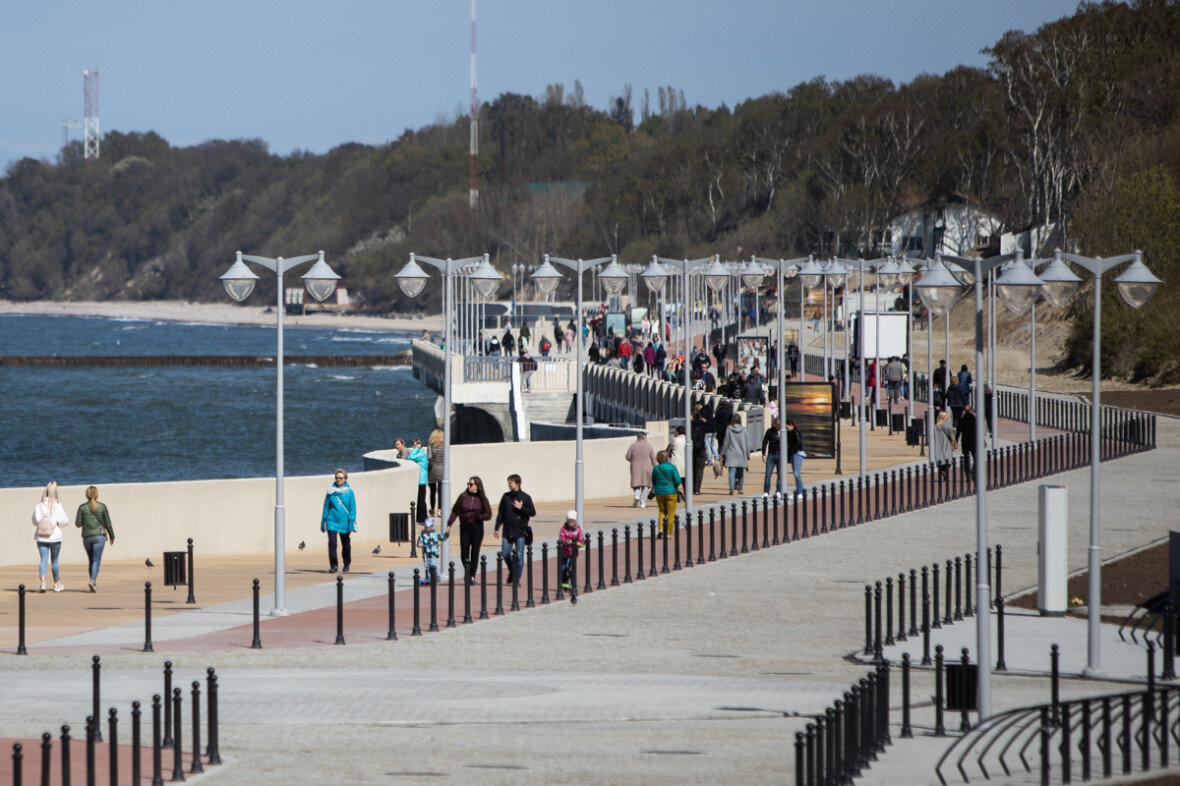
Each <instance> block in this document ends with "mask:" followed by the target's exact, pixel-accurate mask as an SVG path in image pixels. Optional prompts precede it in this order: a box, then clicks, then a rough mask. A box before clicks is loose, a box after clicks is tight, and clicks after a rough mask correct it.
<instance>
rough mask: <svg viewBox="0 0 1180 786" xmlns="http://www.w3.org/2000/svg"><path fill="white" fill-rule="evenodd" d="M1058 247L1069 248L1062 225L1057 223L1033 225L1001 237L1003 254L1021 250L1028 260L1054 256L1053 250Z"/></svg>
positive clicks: (1006, 233)
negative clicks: (1063, 234)
mask: <svg viewBox="0 0 1180 786" xmlns="http://www.w3.org/2000/svg"><path fill="white" fill-rule="evenodd" d="M1058 247H1060V248H1067V246H1066V244H1065V238H1064V237H1063V236H1062V232H1061V225H1060V224H1059V223H1058V222H1056V221H1054V222H1053V223H1051V224H1033V225H1031V226H1027V227H1025V228H1024V229H1018V230H1015V231H1013V232H1005V233H1004V234H1003V235H1001V236H1000V253H1001V254H1011V253H1013V252H1014V251H1016V249H1020V250H1021V251H1023V252H1024V256H1025V258H1027V259H1033V258H1037V259H1042V258H1045V257H1049V256H1052V255H1053V249H1054V248H1058Z"/></svg>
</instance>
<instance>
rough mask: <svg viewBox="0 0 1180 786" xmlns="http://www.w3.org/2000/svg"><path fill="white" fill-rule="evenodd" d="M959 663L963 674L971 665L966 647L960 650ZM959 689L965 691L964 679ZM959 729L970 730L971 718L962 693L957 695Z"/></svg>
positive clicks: (965, 698)
mask: <svg viewBox="0 0 1180 786" xmlns="http://www.w3.org/2000/svg"><path fill="white" fill-rule="evenodd" d="M959 663H960V664H961V665H962V666H963V674H966V673H967V667H968V666H970V665H971V658H970V657H969V656H968V655H967V648H966V647H964V648H963V650H962V657H961V658H960V659H959ZM960 689H961V690H963V691H966V689H967V683H966V681H965V680H964V681H963V682H962V683H961V684H960ZM959 731H971V718H970V717H969V716H968V711H967V697H966V696H962V695H960V696H959Z"/></svg>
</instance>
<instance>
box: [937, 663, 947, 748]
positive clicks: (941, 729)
mask: <svg viewBox="0 0 1180 786" xmlns="http://www.w3.org/2000/svg"><path fill="white" fill-rule="evenodd" d="M942 662H943V661H942V645H941V644H939V645H938V646H936V647H935V648H934V736H935V737H945V736H946V725H945V724H944V723H943V718H942V712H943V705H944V703H945V702H944V701H943V693H942Z"/></svg>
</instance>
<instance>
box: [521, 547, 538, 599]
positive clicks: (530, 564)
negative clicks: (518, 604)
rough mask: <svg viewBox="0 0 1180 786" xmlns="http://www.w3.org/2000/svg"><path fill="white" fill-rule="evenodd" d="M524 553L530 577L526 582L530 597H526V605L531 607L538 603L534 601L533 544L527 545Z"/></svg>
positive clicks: (526, 589)
mask: <svg viewBox="0 0 1180 786" xmlns="http://www.w3.org/2000/svg"><path fill="white" fill-rule="evenodd" d="M524 553H525V562H524V564H525V569H526V570H527V571H528V579H526V582H527V583H526V584H525V591H526V592H527V593H528V597H527V598H525V601H524V607H525V608H526V609H531V608H534V607H536V605H537V604H536V603H535V602H534V601H533V547H532V545H531V544H530V545H528V546H525V549H524Z"/></svg>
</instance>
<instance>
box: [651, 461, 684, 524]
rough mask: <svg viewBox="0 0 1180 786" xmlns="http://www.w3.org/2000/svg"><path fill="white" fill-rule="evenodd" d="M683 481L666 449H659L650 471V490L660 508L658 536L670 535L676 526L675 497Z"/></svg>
mask: <svg viewBox="0 0 1180 786" xmlns="http://www.w3.org/2000/svg"><path fill="white" fill-rule="evenodd" d="M683 482H684V481H683V480H682V479H681V477H680V470H678V469H676V465H675V464H673V463H672V462H671V461H669V460H668V451H666V450H661V451H660V452H659V453H657V454H656V466H655V469H653V470H652V471H651V492H652V494H655V495H656V505H658V506H659V509H660V537H661V538H662V537H664V535H665V534H668V535H671V534H672V528H673V527H674V526H676V499H677V497H679V496H680V489H679V486H680V484H681V483H683Z"/></svg>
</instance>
